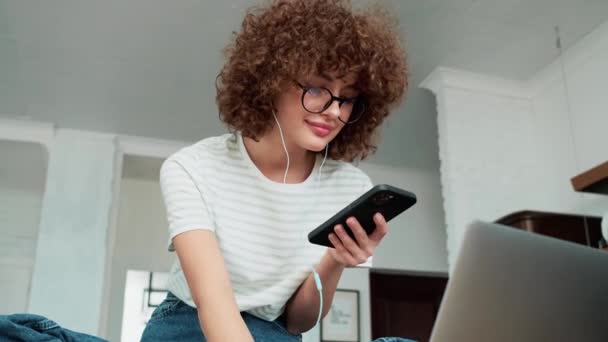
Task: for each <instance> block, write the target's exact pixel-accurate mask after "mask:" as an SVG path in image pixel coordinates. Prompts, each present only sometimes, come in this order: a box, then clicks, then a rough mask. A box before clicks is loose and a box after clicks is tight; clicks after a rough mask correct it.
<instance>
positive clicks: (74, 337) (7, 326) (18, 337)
mask: <svg viewBox="0 0 608 342" xmlns="http://www.w3.org/2000/svg"><path fill="white" fill-rule="evenodd" d="M0 341H28V342H42V341H44V342H60V341H65V342H104V341H105V342H107V341H106V340H103V339H101V338H99V337H95V336H91V335H87V334H83V333H79V332H75V331H72V330H69V329H65V328H62V327H60V326H59V324H57V323H55V322H53V321H51V320H49V319H47V318H46V317H43V316H39V315H32V314H14V315H8V316H7V315H0Z"/></svg>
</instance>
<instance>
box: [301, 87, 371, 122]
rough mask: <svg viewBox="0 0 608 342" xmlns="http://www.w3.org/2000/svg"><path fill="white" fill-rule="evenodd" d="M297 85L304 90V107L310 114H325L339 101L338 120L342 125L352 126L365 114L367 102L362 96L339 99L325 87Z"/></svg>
mask: <svg viewBox="0 0 608 342" xmlns="http://www.w3.org/2000/svg"><path fill="white" fill-rule="evenodd" d="M296 84H297V85H298V86H300V88H302V107H304V109H305V110H306V111H307V112H309V113H314V114H319V113H323V112H324V111H325V110H326V109H327V108H329V106H331V105H332V103H333V102H334V101H338V107H339V108H340V115H339V116H338V119H339V120H340V121H341V122H342V123H345V124H352V123H354V122H355V121H357V120H359V119H360V118H361V117H362V116H363V112H365V102H364V101H363V99H362V98H361V97H360V96H356V97H338V96H334V95H333V94H332V93H331V91H329V89H327V88H325V87H309V86H305V85H302V84H301V83H299V82H296Z"/></svg>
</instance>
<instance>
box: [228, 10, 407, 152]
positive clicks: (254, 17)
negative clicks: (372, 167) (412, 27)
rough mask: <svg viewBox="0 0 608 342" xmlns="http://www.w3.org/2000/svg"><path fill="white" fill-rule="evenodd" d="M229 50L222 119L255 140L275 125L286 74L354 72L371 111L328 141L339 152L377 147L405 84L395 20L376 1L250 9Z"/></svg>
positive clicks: (290, 78) (288, 79) (292, 76)
mask: <svg viewBox="0 0 608 342" xmlns="http://www.w3.org/2000/svg"><path fill="white" fill-rule="evenodd" d="M225 53H226V55H227V62H226V64H225V65H224V67H223V68H222V70H221V71H220V73H219V75H218V77H217V80H216V81H217V82H216V86H217V96H216V101H217V103H218V106H219V112H220V119H221V120H222V121H223V122H224V123H225V124H226V125H227V126H228V128H229V129H230V130H231V131H233V130H237V131H241V133H242V134H243V136H246V137H250V138H253V139H256V140H258V139H259V138H260V137H261V136H263V135H264V133H266V132H267V131H268V130H270V129H271V128H272V126H273V124H274V122H273V119H272V111H273V103H274V100H275V98H276V97H277V96H278V95H279V94H280V93H281V92H282V91H283V90H284V89H285V86H286V84H287V82H291V81H293V80H295V79H298V78H300V77H306V76H309V75H319V74H321V73H324V72H325V73H327V72H332V73H336V74H337V75H347V74H350V73H354V74H355V75H357V81H356V87H357V89H358V90H359V91H360V93H361V95H362V96H363V98H364V100H365V103H366V111H365V113H364V116H363V117H362V118H361V119H360V120H359V121H357V122H356V123H354V124H348V125H346V126H345V127H344V128H343V129H342V130H341V131H340V133H339V134H338V135H337V136H336V138H335V139H334V142H332V144H330V149H329V152H328V154H329V156H330V157H331V158H332V159H336V160H345V161H353V160H355V159H364V158H365V157H367V156H368V154H369V153H373V152H375V150H376V145H375V140H376V136H375V132H376V128H377V127H378V126H379V125H380V124H381V123H382V122H383V121H384V119H385V118H386V117H387V116H388V115H389V110H390V109H392V108H393V106H394V105H396V104H397V103H398V102H399V101H400V100H401V99H402V97H403V94H404V93H405V91H406V89H407V86H408V77H407V65H406V58H405V52H404V50H403V49H402V45H401V43H400V39H399V35H398V30H397V29H396V22H395V21H394V20H393V19H392V17H391V16H389V15H388V14H387V12H386V11H384V10H382V9H380V8H378V7H376V8H368V9H362V10H358V11H355V10H354V9H353V8H352V5H351V3H350V1H348V0H275V1H272V2H271V3H270V4H269V6H266V7H262V8H254V9H250V10H249V12H248V13H247V14H246V16H245V18H244V20H243V23H242V26H241V31H240V32H239V33H238V34H235V39H234V41H233V42H232V43H231V44H230V45H228V47H227V48H226V50H225Z"/></svg>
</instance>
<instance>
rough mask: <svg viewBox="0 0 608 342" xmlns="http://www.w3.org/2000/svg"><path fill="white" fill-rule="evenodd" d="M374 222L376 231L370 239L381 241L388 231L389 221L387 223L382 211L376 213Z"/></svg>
mask: <svg viewBox="0 0 608 342" xmlns="http://www.w3.org/2000/svg"><path fill="white" fill-rule="evenodd" d="M374 223H375V224H376V229H374V232H373V233H372V234H371V235H370V236H369V239H370V240H372V241H375V242H380V240H382V238H383V237H384V236H385V235H386V233H388V223H386V220H385V219H384V216H382V214H380V213H376V214H375V215H374Z"/></svg>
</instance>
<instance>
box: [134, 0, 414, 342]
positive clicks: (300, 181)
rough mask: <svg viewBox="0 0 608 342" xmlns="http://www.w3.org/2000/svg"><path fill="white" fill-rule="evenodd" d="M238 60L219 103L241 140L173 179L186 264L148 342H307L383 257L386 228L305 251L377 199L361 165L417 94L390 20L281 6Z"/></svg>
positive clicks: (175, 236)
mask: <svg viewBox="0 0 608 342" xmlns="http://www.w3.org/2000/svg"><path fill="white" fill-rule="evenodd" d="M227 55H228V58H227V62H226V64H225V65H224V67H223V69H222V70H221V72H220V74H219V76H218V80H217V82H218V83H217V88H218V91H217V103H218V105H219V111H220V118H221V120H222V121H223V122H224V123H225V124H226V125H227V126H228V128H229V130H230V132H231V133H229V134H225V135H222V136H218V137H212V138H207V139H204V140H202V141H200V142H198V143H196V144H194V145H192V146H189V147H186V148H184V149H182V150H181V151H179V152H177V153H176V154H174V155H173V156H171V157H170V158H168V159H167V160H166V161H165V163H164V164H163V167H162V169H161V175H160V177H161V178H160V179H161V187H162V192H163V197H164V200H165V204H166V208H167V216H168V221H169V232H170V240H169V250H175V251H176V252H177V256H178V261H177V262H176V263H175V265H174V266H173V268H172V270H171V275H170V280H169V290H170V294H169V295H168V297H167V299H166V300H165V301H164V302H163V303H162V304H161V305H160V306H159V307H158V308H157V310H156V311H155V312H154V313H153V315H152V318H151V319H150V321H149V322H148V325H147V327H146V329H145V331H144V334H143V338H142V339H143V340H144V341H161V340H162V341H205V340H208V341H252V340H256V341H290V340H296V341H297V340H300V339H301V333H302V332H305V331H307V330H309V329H311V328H312V327H314V325H315V324H316V323H317V321H318V318H319V308H320V299H322V300H323V303H324V304H323V310H322V314H323V315H325V314H326V313H327V311H328V310H329V308H330V306H331V302H332V298H333V295H334V293H335V290H336V286H337V284H338V281H339V279H340V276H341V274H342V272H343V270H344V268H345V267H352V266H355V265H358V264H360V263H363V262H365V261H366V260H367V259H368V258H369V257H371V256H372V255H373V253H374V251H375V249H376V247H377V246H378V244H379V243H380V241H381V240H382V238H383V237H384V236H385V234H386V233H387V231H388V227H387V224H386V222H385V220H384V218H383V217H382V216H381V215H380V214H377V215H376V216H375V217H374V221H375V223H376V229H375V231H374V232H373V234H371V235H369V236H368V235H366V234H365V232H364V231H363V229H362V228H361V226H360V225H359V223H358V222H357V221H356V220H355V219H354V218H351V219H349V220H348V221H347V224H348V226H346V227H342V226H337V227H336V228H335V233H334V234H332V235H331V236H330V241H331V242H332V244H333V245H334V247H335V248H325V247H321V246H316V245H312V244H310V243H309V242H308V240H307V234H308V232H310V231H311V230H312V229H313V228H315V227H316V226H317V225H319V224H320V223H321V222H323V221H325V220H326V219H327V218H329V217H330V216H332V215H333V214H334V213H336V212H337V211H338V210H340V209H341V208H343V207H344V206H345V205H347V204H348V203H350V202H351V201H352V200H354V199H355V198H357V197H358V196H360V195H361V194H362V193H364V192H365V191H367V190H368V189H369V188H370V187H371V186H372V184H371V182H370V179H369V178H368V177H367V176H366V175H365V174H364V173H363V172H362V171H360V170H359V169H357V168H356V167H354V166H353V165H351V164H350V163H349V162H352V161H355V160H360V159H363V158H365V157H366V156H367V155H368V154H369V153H370V152H373V151H374V150H375V145H374V140H375V133H376V130H377V128H378V127H379V126H380V125H381V124H382V122H383V120H384V118H386V117H387V116H388V114H389V110H390V109H391V108H392V107H393V106H394V105H395V104H397V103H398V101H399V100H400V99H401V97H402V95H403V94H404V92H405V90H406V88H407V76H406V63H405V55H404V51H403V50H402V47H401V45H400V43H399V39H398V36H397V34H396V30H395V28H394V27H393V24H392V22H391V20H390V19H388V16H386V15H385V14H382V12H381V11H375V10H374V11H371V10H367V11H355V10H353V9H352V8H351V7H350V4H349V3H348V2H346V1H340V0H276V1H274V2H272V3H271V4H270V5H269V6H267V7H264V8H258V9H255V10H251V11H249V12H248V14H247V15H246V16H245V19H244V21H243V24H242V28H241V31H240V32H239V33H238V34H237V35H236V37H235V40H234V42H233V43H232V44H231V45H230V46H229V48H228V49H227ZM347 229H351V230H352V231H353V232H354V235H355V237H356V239H351V238H350V237H349V236H348V235H347V233H346V230H347ZM313 269H314V270H316V272H318V275H319V278H320V282H321V284H322V298H320V290H319V289H318V288H317V286H316V284H315V278H314V274H313V273H314V272H313Z"/></svg>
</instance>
